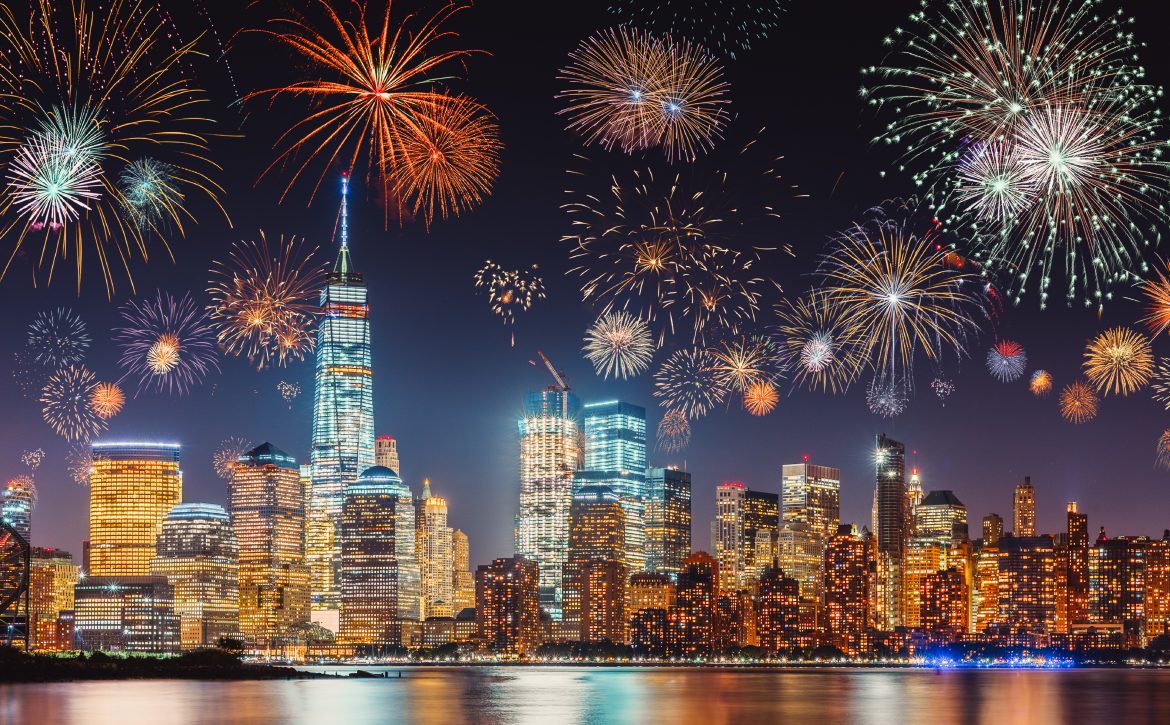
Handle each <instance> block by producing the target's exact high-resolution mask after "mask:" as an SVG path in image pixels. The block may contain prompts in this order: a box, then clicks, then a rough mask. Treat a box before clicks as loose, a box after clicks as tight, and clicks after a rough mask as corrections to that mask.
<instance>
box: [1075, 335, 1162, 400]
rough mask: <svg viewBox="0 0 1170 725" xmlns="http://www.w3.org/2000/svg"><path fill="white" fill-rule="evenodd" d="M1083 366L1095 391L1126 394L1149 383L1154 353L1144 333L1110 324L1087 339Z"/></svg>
mask: <svg viewBox="0 0 1170 725" xmlns="http://www.w3.org/2000/svg"><path fill="white" fill-rule="evenodd" d="M1083 367H1084V369H1085V377H1087V378H1088V379H1089V382H1091V383H1092V384H1093V385H1094V386H1096V388H1097V390H1098V391H1099V392H1102V393H1106V394H1111V393H1112V394H1117V395H1129V394H1130V393H1132V392H1135V391H1137V390H1140V389H1142V388H1144V387H1145V386H1146V385H1148V384H1149V382H1150V378H1152V377H1153V375H1154V353H1153V350H1152V349H1151V347H1150V341H1149V339H1148V338H1146V336H1145V335H1142V334H1140V333H1138V332H1134V331H1133V330H1131V329H1129V328H1126V327H1114V328H1112V329H1110V330H1106V331H1105V332H1102V333H1101V334H1100V335H1097V336H1096V337H1094V338H1093V339H1092V340H1090V341H1089V344H1088V346H1087V347H1085V361H1084V363H1083Z"/></svg>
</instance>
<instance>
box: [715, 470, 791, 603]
mask: <svg viewBox="0 0 1170 725" xmlns="http://www.w3.org/2000/svg"><path fill="white" fill-rule="evenodd" d="M715 515H716V542H715V543H716V554H717V559H718V560H719V569H720V570H719V577H720V583H721V584H722V586H724V587H725V588H726V589H725V591H727V592H732V591H736V590H738V589H742V588H743V587H746V586H748V584H750V583H751V582H752V581H753V580H755V579H758V578H759V575H760V573H761V572H762V571H763V570H764V568H766V567H767V566H769V565H770V564H771V563H772V558H773V557H774V556H775V549H776V545H777V536H778V531H777V529H778V524H779V521H780V497H779V496H778V495H776V494H774V493H766V492H764V491H752V490H749V489H748V488H747V486H745V485H744V484H743V483H741V482H739V481H724V482H723V483H721V484H720V485H719V487H718V488H717V489H716V490H715Z"/></svg>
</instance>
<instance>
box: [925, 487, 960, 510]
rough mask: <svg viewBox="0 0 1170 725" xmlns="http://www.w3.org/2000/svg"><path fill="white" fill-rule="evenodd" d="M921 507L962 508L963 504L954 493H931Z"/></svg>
mask: <svg viewBox="0 0 1170 725" xmlns="http://www.w3.org/2000/svg"><path fill="white" fill-rule="evenodd" d="M918 505H919V506H962V505H963V502H962V501H960V500H959V497H958V496H956V495H955V492H954V491H946V490H944V491H931V492H930V493H928V494H926V496H925V497H924V498H923V499H922V502H921V503H919V504H918Z"/></svg>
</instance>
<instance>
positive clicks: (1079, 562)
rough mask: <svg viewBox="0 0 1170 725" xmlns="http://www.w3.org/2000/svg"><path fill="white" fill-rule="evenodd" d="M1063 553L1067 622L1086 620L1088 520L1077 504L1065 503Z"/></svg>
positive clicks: (1087, 607) (1087, 613)
mask: <svg viewBox="0 0 1170 725" xmlns="http://www.w3.org/2000/svg"><path fill="white" fill-rule="evenodd" d="M1067 517H1068V526H1067V534H1066V536H1067V539H1066V543H1065V552H1066V557H1067V565H1066V570H1067V573H1066V577H1067V578H1066V581H1065V592H1066V595H1065V596H1066V602H1067V603H1066V605H1065V609H1066V612H1067V617H1068V622H1069V623H1077V622H1087V621H1089V517H1088V516H1087V515H1086V514H1082V513H1078V512H1077V502H1076V501H1070V502H1069V504H1068V513H1067Z"/></svg>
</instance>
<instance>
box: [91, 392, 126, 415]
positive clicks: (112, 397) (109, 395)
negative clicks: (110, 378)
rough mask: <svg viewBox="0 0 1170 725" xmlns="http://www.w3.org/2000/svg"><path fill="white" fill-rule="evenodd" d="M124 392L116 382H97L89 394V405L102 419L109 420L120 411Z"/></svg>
mask: <svg viewBox="0 0 1170 725" xmlns="http://www.w3.org/2000/svg"><path fill="white" fill-rule="evenodd" d="M125 404H126V394H125V393H124V392H122V388H121V387H120V386H119V385H118V384H117V383H98V384H97V385H95V386H93V392H92V393H90V395H89V407H90V408H91V409H92V410H93V412H94V414H95V415H97V417H99V418H101V419H102V420H109V419H110V418H113V417H114V416H115V415H117V414H118V413H120V412H121V411H122V406H123V405H125Z"/></svg>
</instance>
